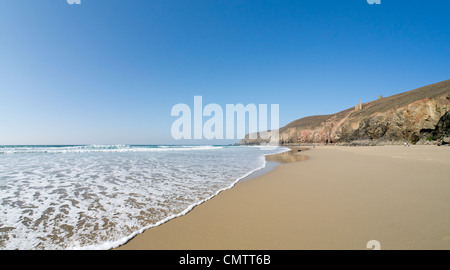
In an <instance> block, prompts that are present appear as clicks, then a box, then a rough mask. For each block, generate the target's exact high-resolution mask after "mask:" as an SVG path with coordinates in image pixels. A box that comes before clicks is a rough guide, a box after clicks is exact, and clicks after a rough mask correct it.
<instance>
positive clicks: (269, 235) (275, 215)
mask: <svg viewBox="0 0 450 270" xmlns="http://www.w3.org/2000/svg"><path fill="white" fill-rule="evenodd" d="M294 156H295V157H294ZM305 156H306V160H305ZM271 158H272V157H270V158H268V160H270V159H271ZM291 159H292V160H291ZM298 160H301V161H298ZM278 161H279V162H283V163H282V164H281V165H280V166H278V167H276V168H275V169H273V170H272V171H270V172H268V173H266V174H264V175H262V176H258V177H256V178H252V179H250V180H247V181H241V182H239V183H238V184H236V186H235V187H233V188H232V189H229V190H226V191H223V192H221V193H220V194H219V195H217V196H216V197H214V198H212V199H211V200H209V201H207V202H205V203H203V204H201V205H199V206H197V207H195V208H194V209H193V210H192V211H191V212H189V213H188V214H186V215H184V216H182V217H178V218H176V219H173V220H171V221H169V222H167V223H165V224H163V225H161V226H158V227H154V228H151V229H149V230H147V231H146V232H144V233H142V234H140V235H138V236H136V237H135V238H133V239H132V240H130V241H129V242H128V243H127V244H125V245H123V246H121V247H119V248H118V249H150V250H151V249H157V250H180V249H181V250H184V249H196V250H216V249H220V250H223V249H227V250H246V249H249V250H261V249H265V250H276V249H293V250H298V249H327V250H328V249H367V248H366V245H367V242H368V241H370V240H377V241H379V242H380V244H381V249H450V166H449V164H450V147H437V146H411V147H404V146H379V147H343V146H316V147H315V148H312V147H311V148H310V149H309V150H308V151H305V149H302V151H301V152H298V150H293V151H292V152H291V153H288V154H287V153H285V154H283V155H281V157H280V158H279V159H278ZM288 161H293V162H288Z"/></svg>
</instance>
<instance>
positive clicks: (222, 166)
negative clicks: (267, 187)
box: [0, 145, 286, 249]
mask: <svg viewBox="0 0 450 270" xmlns="http://www.w3.org/2000/svg"><path fill="white" fill-rule="evenodd" d="M283 151H286V149H284V148H276V149H270V150H267V149H264V148H263V147H256V146H139V145H136V146H130V145H88V146H0V249H109V248H113V247H117V246H119V245H121V244H123V243H125V242H126V241H128V240H129V239H130V238H132V237H134V236H135V235H136V234H139V233H142V232H143V231H144V230H146V229H148V228H150V227H153V226H157V225H159V224H161V223H164V222H166V221H168V220H170V219H172V218H174V217H177V216H180V215H183V214H185V213H187V212H188V211H190V210H191V209H192V208H193V207H195V206H196V205H198V204H200V203H202V202H204V201H206V200H208V199H210V198H212V197H213V196H215V195H216V194H218V193H219V192H220V191H222V190H224V189H228V188H230V187H232V186H233V185H234V184H235V183H236V182H237V181H238V180H240V179H242V178H243V177H245V176H247V175H249V174H251V173H252V172H254V171H256V170H259V169H261V168H263V167H264V166H265V163H266V162H265V159H264V155H267V154H272V153H279V152H283Z"/></svg>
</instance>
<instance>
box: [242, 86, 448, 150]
mask: <svg viewBox="0 0 450 270" xmlns="http://www.w3.org/2000/svg"><path fill="white" fill-rule="evenodd" d="M449 111H450V80H447V81H443V82H440V83H437V84H433V85H429V86H426V87H422V88H419V89H416V90H412V91H409V92H405V93H401V94H398V95H394V96H391V97H386V98H380V99H378V100H375V101H372V102H369V103H363V104H362V108H360V106H359V105H358V106H356V107H354V108H350V109H347V110H345V111H342V112H339V113H336V114H332V115H321V116H311V117H306V118H302V119H299V120H296V121H294V122H292V123H290V124H288V125H286V126H285V127H283V128H281V129H280V144H302V143H338V144H350V145H382V144H403V143H405V142H411V143H413V144H416V143H418V144H423V143H430V142H429V141H434V142H435V143H439V144H446V143H450V141H449V139H450V134H449V133H450V132H449V126H450V123H449V122H450V116H449ZM260 143H264V141H263V140H260V139H257V140H249V139H248V136H247V137H246V139H244V140H242V141H241V144H260Z"/></svg>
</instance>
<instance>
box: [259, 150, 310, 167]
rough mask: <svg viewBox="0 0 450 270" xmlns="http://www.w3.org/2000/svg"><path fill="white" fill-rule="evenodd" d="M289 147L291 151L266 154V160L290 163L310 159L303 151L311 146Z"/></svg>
mask: <svg viewBox="0 0 450 270" xmlns="http://www.w3.org/2000/svg"><path fill="white" fill-rule="evenodd" d="M289 148H290V149H291V150H290V151H287V152H283V153H279V154H274V155H268V156H266V160H267V161H277V162H280V163H290V162H298V161H303V160H306V159H308V157H307V156H304V155H302V154H301V153H302V152H304V151H307V150H309V148H305V147H289Z"/></svg>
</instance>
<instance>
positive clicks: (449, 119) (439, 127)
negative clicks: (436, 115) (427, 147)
mask: <svg viewBox="0 0 450 270" xmlns="http://www.w3.org/2000/svg"><path fill="white" fill-rule="evenodd" d="M428 142H436V144H437V145H446V144H450V111H448V112H446V113H445V114H444V115H443V116H442V117H441V118H440V119H439V122H438V123H437V124H436V126H435V128H434V129H422V130H420V139H419V141H418V143H419V144H427V143H428Z"/></svg>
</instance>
